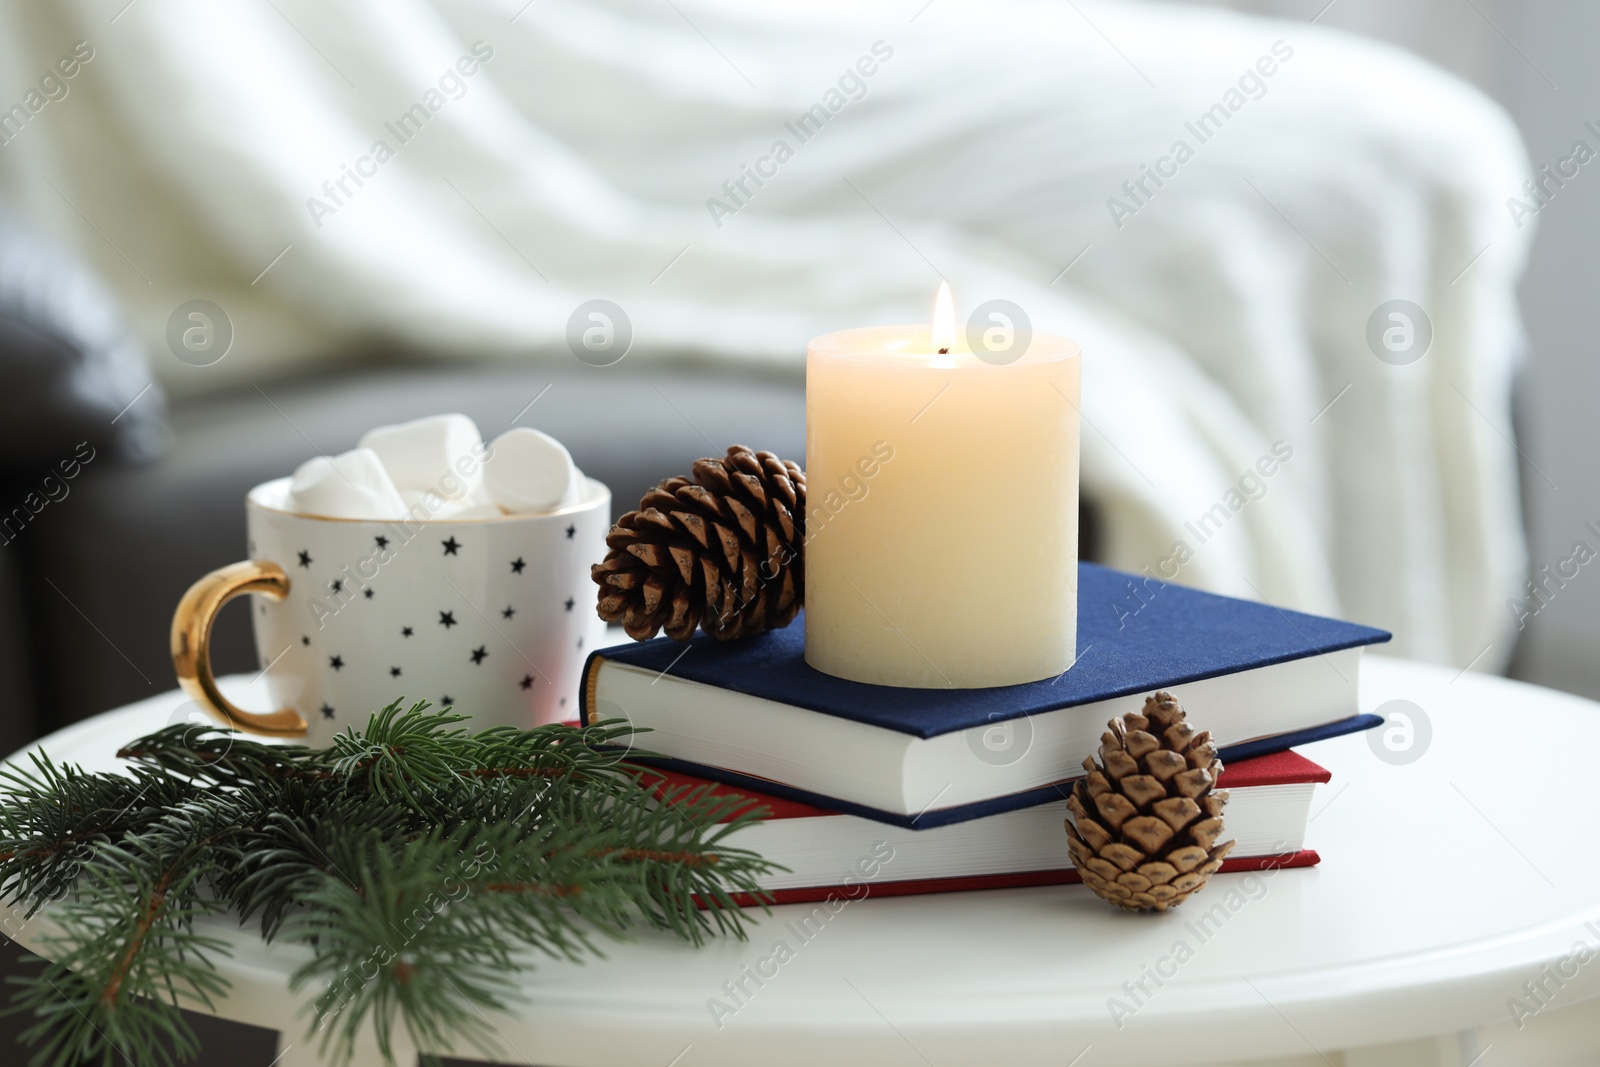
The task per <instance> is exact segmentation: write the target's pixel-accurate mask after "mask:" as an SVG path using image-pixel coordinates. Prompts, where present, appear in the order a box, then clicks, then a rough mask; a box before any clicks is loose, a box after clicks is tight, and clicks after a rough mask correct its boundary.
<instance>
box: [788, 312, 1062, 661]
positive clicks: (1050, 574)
mask: <svg viewBox="0 0 1600 1067" xmlns="http://www.w3.org/2000/svg"><path fill="white" fill-rule="evenodd" d="M939 305H941V306H936V313H935V320H936V321H935V324H934V325H933V326H932V327H930V326H884V327H867V328H864V329H856V330H842V331H840V332H838V333H830V334H826V335H824V336H822V337H818V338H816V339H815V340H813V341H812V342H811V344H810V346H809V348H808V349H807V352H806V482H807V500H808V510H807V513H806V548H805V571H806V574H805V596H806V623H805V626H806V635H805V636H806V662H808V663H809V664H811V666H813V667H815V668H816V669H818V670H820V671H824V672H826V673H828V674H832V675H835V676H837V677H840V678H849V679H853V680H855V681H862V682H872V683H876V684H879V685H894V686H908V687H918V688H980V687H988V686H1000V685H1012V684H1016V683H1019V682H1031V681H1037V680H1039V679H1043V678H1053V677H1055V676H1057V675H1059V674H1061V673H1062V672H1063V671H1065V670H1066V669H1067V668H1069V667H1070V666H1072V663H1073V660H1074V658H1075V657H1076V645H1077V616H1078V407H1079V400H1080V389H1081V384H1080V368H1081V363H1082V360H1081V358H1080V355H1079V349H1078V346H1077V345H1076V344H1075V343H1073V342H1072V341H1069V340H1066V339H1065V338H1061V337H1052V336H1048V335H1045V334H1037V333H1035V334H1032V336H1031V338H1029V337H1027V336H1026V335H1025V334H1019V335H1018V336H1017V337H1016V338H1015V343H1016V347H1015V348H1014V349H1012V350H1011V351H1012V353H1013V355H1012V356H1011V357H1010V359H1011V361H1006V358H1007V357H1005V356H997V355H996V354H995V353H994V352H993V349H992V347H987V348H980V353H981V354H974V352H973V350H972V348H971V347H969V345H968V343H967V339H966V338H963V337H959V336H957V335H956V331H955V329H954V321H953V315H951V313H950V308H949V296H948V293H947V292H945V291H944V290H943V289H942V288H941V293H940V300H939ZM997 328H998V327H997ZM994 337H995V335H991V340H993V339H994ZM1000 340H1002V341H1003V340H1004V338H1003V337H1000ZM974 341H975V342H977V343H978V344H979V345H980V346H981V345H983V340H982V339H981V338H974ZM1024 344H1025V345H1026V348H1025V350H1023V351H1022V353H1021V355H1020V356H1016V355H1014V353H1015V352H1016V351H1017V350H1018V349H1022V346H1023V345H1024Z"/></svg>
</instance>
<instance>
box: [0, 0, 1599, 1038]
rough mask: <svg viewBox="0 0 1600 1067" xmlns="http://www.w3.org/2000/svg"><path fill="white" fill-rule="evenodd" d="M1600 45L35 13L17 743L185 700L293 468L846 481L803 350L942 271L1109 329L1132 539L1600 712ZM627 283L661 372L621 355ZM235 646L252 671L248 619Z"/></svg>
mask: <svg viewBox="0 0 1600 1067" xmlns="http://www.w3.org/2000/svg"><path fill="white" fill-rule="evenodd" d="M1597 33H1600V10H1597V9H1595V8H1594V7H1593V5H1586V4H1581V3H1578V2H1576V0H1546V2H1543V3H1539V4H1528V3H1516V2H1513V0H1412V2H1409V3H1406V4H1404V5H1398V4H1392V3H1379V2H1377V0H1257V2H1251V0H1237V2H1234V3H1230V4H1225V5H1223V4H1214V3H1201V2H1191V3H1169V4H1135V3H1115V2H1098V3H1087V2H1084V3H1074V2H1068V3H1044V2H1032V0H1011V2H1008V3H1004V4H998V5H996V4H988V3H986V4H971V3H965V2H961V0H926V2H924V0H908V2H897V3H893V4H890V3H859V2H854V0H852V2H850V3H844V2H842V0H818V2H812V3H807V4H803V5H798V4H797V5H759V6H758V9H757V10H750V9H749V7H748V6H747V5H741V4H735V3H731V2H721V0H693V2H691V0H678V2H668V3H665V4H658V3H654V2H647V0H534V2H529V0H390V2H386V3H383V4H378V3H375V2H374V3H355V2H352V3H341V4H327V3H316V2H312V0H241V2H238V3H228V4H216V3H203V2H200V0H104V2H102V0H58V2H55V3H52V4H50V5H41V4H28V3H24V2H22V0H0V683H3V685H4V689H5V698H6V703H5V708H6V711H5V713H4V714H3V715H0V747H3V748H4V749H6V750H7V751H10V750H12V749H15V748H16V747H18V746H20V745H22V744H24V743H26V742H27V741H29V740H31V739H33V738H34V737H37V736H39V735H41V734H43V733H46V732H49V731H50V730H53V729H57V728H60V727H61V726H63V725H65V724H67V723H70V722H73V721H76V720H78V719H81V718H84V717H87V716H90V715H93V714H96V713H98V712H101V711H104V710H107V709H109V708H112V707H115V706H118V705H121V704H124V703H127V702H129V701H132V700H136V699H140V698H142V697H145V696H150V695H154V694H156V693H159V692H162V691H164V690H166V689H169V688H171V686H172V677H171V670H170V663H169V661H168V657H167V649H166V645H167V623H168V620H169V618H170V614H171V611H172V608H173V606H174V605H175V603H176V601H177V599H178V597H179V596H180V595H181V593H182V592H183V590H184V589H185V588H186V587H187V585H188V584H189V583H190V582H191V581H192V580H193V579H194V578H196V577H198V576H199V575H200V574H202V573H204V572H205V571H207V570H209V569H211V568H213V567H216V566H220V565H222V564H225V563H228V562H231V561H233V560H235V559H238V558H240V557H241V556H242V555H243V553H244V516H243V508H242V502H243V496H244V493H245V492H246V490H247V489H249V488H250V487H251V486H252V485H254V484H256V483H258V482H261V481H264V480H267V479H269V478H273V477H277V476H280V475H283V474H287V473H289V472H290V471H291V470H293V468H294V467H295V466H297V465H298V464H299V463H300V462H301V461H303V460H305V459H306V458H308V457H310V456H312V455H315V454H317V453H318V452H327V453H330V454H331V453H335V452H339V451H343V450H345V449H347V448H350V447H352V446H353V445H354V442H355V440H356V438H357V437H359V436H360V434H361V433H362V431H364V430H365V429H367V428H368V427H370V426H372V425H376V424H379V423H386V422H394V421H399V420H404V419H409V418H414V417H418V416H421V415H426V414H431V413H435V412H439V411H454V410H459V411H463V412H466V413H467V414H469V415H471V416H472V417H473V418H474V419H475V420H477V422H478V424H479V426H480V428H482V430H483V432H484V435H485V437H489V436H492V435H494V434H498V433H499V432H500V431H502V430H503V429H505V428H507V427H508V426H510V425H513V424H517V425H530V426H535V427H537V428H539V429H542V430H545V431H546V432H548V433H551V434H552V435H554V436H555V437H557V438H559V439H561V440H562V441H564V442H565V443H566V444H567V445H568V447H569V448H570V450H571V452H572V454H573V456H574V459H575V460H576V461H577V463H578V465H579V466H580V467H582V468H583V469H584V470H585V471H586V472H587V473H589V474H590V475H591V476H594V477H597V478H599V479H600V480H602V481H604V482H606V483H608V484H609V485H610V486H611V487H612V489H613V492H614V499H615V501H616V504H617V507H618V509H619V510H623V509H626V508H628V507H629V506H631V504H632V502H633V501H634V500H636V499H637V498H638V497H639V495H640V494H641V493H642V492H643V490H644V489H645V488H646V487H647V486H649V485H651V484H653V483H654V482H655V481H656V480H657V479H659V478H661V477H664V476H667V475H669V474H673V473H677V472H679V471H681V470H683V469H686V468H687V465H688V463H689V462H691V461H692V460H693V459H694V458H695V457H697V456H700V455H708V454H716V453H720V452H721V451H722V450H723V449H724V448H725V447H726V445H728V444H730V443H733V442H735V441H740V442H743V443H746V444H749V445H751V446H753V447H757V448H762V447H765V448H771V449H773V450H774V451H777V452H779V453H780V454H783V455H785V456H791V457H794V458H796V459H799V458H801V457H803V454H804V443H805V442H804V403H803V401H804V396H803V360H804V350H805V343H806V341H807V339H808V338H810V337H812V336H814V335H816V334H819V333H823V332H826V331H829V330H832V329H837V328H842V327H846V326H853V325H864V324H868V323H877V322H895V321H925V320H926V319H927V318H928V309H929V307H930V304H931V300H932V297H933V292H934V289H935V288H936V286H937V284H938V282H939V281H940V280H941V279H946V280H948V281H949V282H950V283H951V286H952V288H953V290H954V292H955V296H956V301H957V306H958V313H959V314H961V315H963V316H965V315H966V314H967V313H968V311H969V310H970V309H972V308H974V307H976V306H977V305H978V304H980V303H981V302H983V301H986V300H989V299H996V298H999V299H1006V300H1010V301H1013V302H1015V303H1016V304H1018V305H1020V306H1021V307H1022V308H1023V309H1025V311H1026V313H1027V315H1028V316H1029V318H1030V320H1031V322H1032V324H1033V326H1034V327H1035V328H1038V329H1045V330H1050V331H1051V332H1059V333H1064V334H1067V335H1070V336H1073V337H1076V338H1079V339H1080V340H1081V341H1082V342H1083V345H1084V349H1085V352H1086V354H1087V358H1086V363H1085V394H1084V395H1085V400H1084V415H1085V420H1086V421H1085V428H1084V446H1083V447H1084V453H1083V464H1084V470H1083V502H1082V508H1083V516H1084V545H1083V551H1084V555H1085V556H1086V557H1087V558H1091V559H1097V560H1100V561H1103V562H1107V563H1110V564H1113V565H1116V566H1119V567H1123V568H1125V569H1128V570H1131V571H1143V572H1146V573H1153V574H1156V576H1158V577H1162V578H1170V579H1172V580H1176V581H1179V582H1184V583H1187V584H1194V585H1199V586H1203V587H1207V588H1212V589H1216V590H1219V591H1222V592H1227V593H1231V594H1235V595H1241V596H1249V597H1255V598H1260V599H1266V600H1270V601H1272V602H1274V603H1278V604H1282V605H1285V606H1292V607H1297V608H1301V609H1304V610H1310V611H1317V612H1325V613H1334V614H1340V615H1343V616H1345V617H1348V618H1352V619H1355V620H1357V621H1360V622H1364V623H1369V624H1373V625H1378V626H1382V627H1385V628H1388V629H1391V630H1393V631H1394V633H1395V635H1396V637H1395V642H1394V645H1393V646H1392V648H1391V650H1390V651H1392V652H1393V653H1394V654H1398V655H1404V656H1409V657H1413V658H1418V659H1424V660H1430V661H1434V662H1439V663H1445V664H1449V665H1452V666H1453V667H1455V668H1457V669H1460V670H1477V671H1488V672H1495V673H1510V674H1512V675H1514V676H1516V677H1520V678H1524V679H1527V680H1530V681H1534V682H1537V683H1540V684H1543V685H1549V686H1553V687H1556V688H1561V689H1565V690H1569V691H1572V692H1577V693H1582V694H1586V695H1590V696H1600V660H1597V658H1596V657H1595V656H1594V655H1593V651H1592V650H1593V649H1594V647H1595V643H1596V639H1597V638H1600V566H1594V567H1592V566H1588V565H1587V564H1588V562H1589V560H1590V558H1591V557H1593V556H1594V555H1596V554H1597V553H1600V466H1597V465H1596V464H1595V463H1594V462H1593V461H1592V457H1593V456H1594V455H1595V454H1596V452H1597V451H1600V420H1596V419H1595V418H1594V416H1593V414H1592V412H1591V410H1590V407H1591V405H1592V403H1593V402H1594V399H1595V398H1596V397H1597V396H1600V389H1597V385H1600V383H1597V378H1600V364H1597V361H1595V360H1594V359H1593V358H1592V355H1591V352H1590V345H1591V340H1590V339H1591V338H1592V337H1594V336H1595V335H1596V332H1597V328H1600V321H1597V318H1600V310H1597V305H1596V304H1595V302H1594V301H1593V300H1592V299H1591V298H1590V294H1589V293H1588V292H1587V291H1586V290H1587V288H1588V287H1589V285H1590V283H1591V279H1592V278H1593V277H1594V273H1593V268H1594V265H1595V256H1596V253H1595V249H1594V240H1595V238H1596V236H1600V165H1595V164H1591V160H1592V158H1593V157H1594V156H1595V155H1596V154H1597V153H1600V72H1597V68H1596V67H1595V65H1594V63H1593V62H1592V60H1591V58H1590V56H1589V55H1588V48H1587V46H1588V44H1589V43H1590V42H1592V41H1593V40H1594V39H1595V38H1596V34H1597ZM780 145H782V148H781V149H780V148H779V146H780ZM1180 145H1181V146H1182V148H1181V149H1180V147H1179V146H1180ZM1535 183H1537V184H1535ZM594 301H605V302H606V303H605V304H604V305H595V304H594V303H593V302H594ZM601 306H603V308H604V309H605V314H606V315H607V316H609V320H608V321H610V323H611V325H612V326H614V327H615V328H616V330H617V332H618V336H619V337H620V338H622V340H621V341H620V342H619V348H618V351H620V352H621V353H623V355H622V356H620V357H619V358H617V359H616V360H593V359H589V358H586V357H585V353H584V351H583V348H582V345H581V344H578V343H575V342H574V341H573V340H572V339H573V338H575V337H576V336H577V335H578V334H579V333H581V330H582V329H583V328H584V327H586V326H587V325H589V324H590V322H591V321H592V320H591V319H589V318H588V315H589V313H590V312H591V311H592V310H593V309H594V308H595V307H601ZM600 364H604V365H600ZM1283 449H1287V450H1289V451H1290V452H1291V453H1292V457H1293V458H1292V460H1291V461H1289V462H1286V463H1284V464H1283V466H1282V469H1281V471H1279V473H1277V474H1275V475H1274V476H1273V477H1272V478H1271V479H1268V480H1265V481H1262V480H1260V479H1253V480H1252V479H1250V478H1249V472H1250V471H1251V470H1252V468H1253V467H1254V466H1255V463H1256V461H1257V459H1258V458H1259V457H1260V456H1262V455H1266V454H1269V453H1274V452H1275V451H1277V452H1278V453H1279V454H1281V451H1282V450H1283ZM951 488H952V506H983V503H984V500H983V495H982V494H983V487H982V486H952V487H951ZM1219 507H1220V510H1219ZM1206 516H1211V521H1210V522H1209V523H1207V522H1204V521H1201V520H1203V518H1204V517H1206ZM1197 523H1199V525H1198V527H1197ZM1591 524H1593V525H1591ZM1180 545H1181V546H1182V548H1183V551H1179V550H1178V549H1179V546H1180ZM218 645H219V650H218V654H217V655H218V669H219V672H222V671H242V670H249V669H253V668H254V667H255V662H254V653H253V651H252V648H251V644H250V640H249V631H248V623H247V620H246V618H245V611H244V610H243V609H242V608H237V607H236V608H234V609H232V610H231V611H230V612H228V613H226V614H225V616H224V618H223V620H222V622H221V623H220V624H219V628H218ZM268 1044H270V1042H268ZM262 1047H263V1048H266V1047H268V1046H267V1045H263V1046H262ZM263 1062H266V1061H264V1060H263Z"/></svg>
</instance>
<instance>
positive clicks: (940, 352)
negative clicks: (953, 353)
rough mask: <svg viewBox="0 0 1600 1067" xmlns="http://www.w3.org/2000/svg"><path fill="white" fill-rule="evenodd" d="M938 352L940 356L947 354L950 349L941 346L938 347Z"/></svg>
mask: <svg viewBox="0 0 1600 1067" xmlns="http://www.w3.org/2000/svg"><path fill="white" fill-rule="evenodd" d="M939 354H940V355H941V356H948V355H949V354H950V350H949V349H948V348H941V349H939Z"/></svg>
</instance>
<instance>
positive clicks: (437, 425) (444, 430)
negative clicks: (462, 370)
mask: <svg viewBox="0 0 1600 1067" xmlns="http://www.w3.org/2000/svg"><path fill="white" fill-rule="evenodd" d="M361 447H362V448H370V449H371V450H372V451H374V452H376V453H377V454H378V458H379V459H380V460H382V461H383V466H384V468H385V469H386V470H388V472H389V477H390V478H392V479H393V480H394V484H395V486H396V487H397V488H399V489H402V490H412V491H415V492H426V491H428V490H432V491H433V492H435V493H438V494H439V495H440V496H442V497H444V498H445V499H446V500H449V501H452V502H465V503H467V504H469V505H470V504H486V503H488V502H489V501H488V498H487V497H485V496H484V495H483V462H482V459H481V457H482V454H483V438H482V437H481V436H480V435H479V433H478V427H477V426H476V425H474V424H473V422H472V420H471V419H469V418H467V417H466V416H465V415H431V416H429V417H428V418H425V419H415V420H413V421H411V422H402V423H398V424H396V425H394V426H379V427H377V428H376V429H372V430H368V431H367V432H366V433H365V434H364V435H362V438H361ZM443 517H444V516H435V518H443Z"/></svg>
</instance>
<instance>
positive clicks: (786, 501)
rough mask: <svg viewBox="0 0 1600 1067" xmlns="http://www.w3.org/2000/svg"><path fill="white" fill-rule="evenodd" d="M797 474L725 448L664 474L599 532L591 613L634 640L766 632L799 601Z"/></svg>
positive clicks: (801, 521)
mask: <svg viewBox="0 0 1600 1067" xmlns="http://www.w3.org/2000/svg"><path fill="white" fill-rule="evenodd" d="M805 522H806V475H805V471H803V470H801V469H800V468H799V467H797V466H795V465H794V464H793V463H790V462H789V461H787V460H782V459H779V458H778V457H777V456H775V455H773V454H772V453H771V452H752V451H750V449H748V448H746V447H744V446H743V445H734V446H733V447H732V448H730V449H728V454H727V455H726V456H725V457H723V458H722V459H701V460H696V461H695V464H694V478H693V480H691V479H689V478H684V477H675V478H668V479H667V480H666V481H664V482H662V483H661V484H660V485H657V486H656V487H655V488H654V489H652V490H650V491H649V492H648V493H646V494H645V495H644V499H643V500H641V501H640V502H639V508H638V510H637V511H630V512H628V513H627V514H626V515H624V516H622V518H621V519H619V520H617V524H616V525H615V526H613V527H612V528H611V532H610V533H608V534H607V535H606V544H607V545H608V546H609V547H610V551H609V552H607V553H606V558H605V560H604V561H603V562H601V563H597V564H595V566H594V567H593V568H592V569H591V572H590V575H591V577H593V578H594V581H595V584H596V585H598V586H599V587H600V599H599V611H600V617H601V618H602V619H604V620H606V621H607V622H620V623H621V624H622V625H623V628H624V629H626V630H627V631H628V636H629V637H632V638H633V639H634V640H636V641H643V640H646V639H648V638H651V637H654V636H655V635H656V631H657V630H660V629H665V630H666V632H667V636H668V637H671V638H673V639H675V640H678V641H687V640H689V638H690V637H692V636H694V631H695V628H696V627H699V628H701V629H703V630H705V632H706V633H708V634H710V635H711V636H713V637H715V638H716V639H717V640H719V641H731V640H733V639H735V638H739V637H748V636H750V635H752V634H758V633H761V632H763V631H765V630H775V629H778V628H779V627H782V626H787V625H789V623H791V622H793V621H794V617H795V615H796V614H798V613H799V611H800V608H801V606H802V605H803V604H804V603H805V561H804V559H803V556H802V549H803V546H804V544H805V536H806V535H805Z"/></svg>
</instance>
